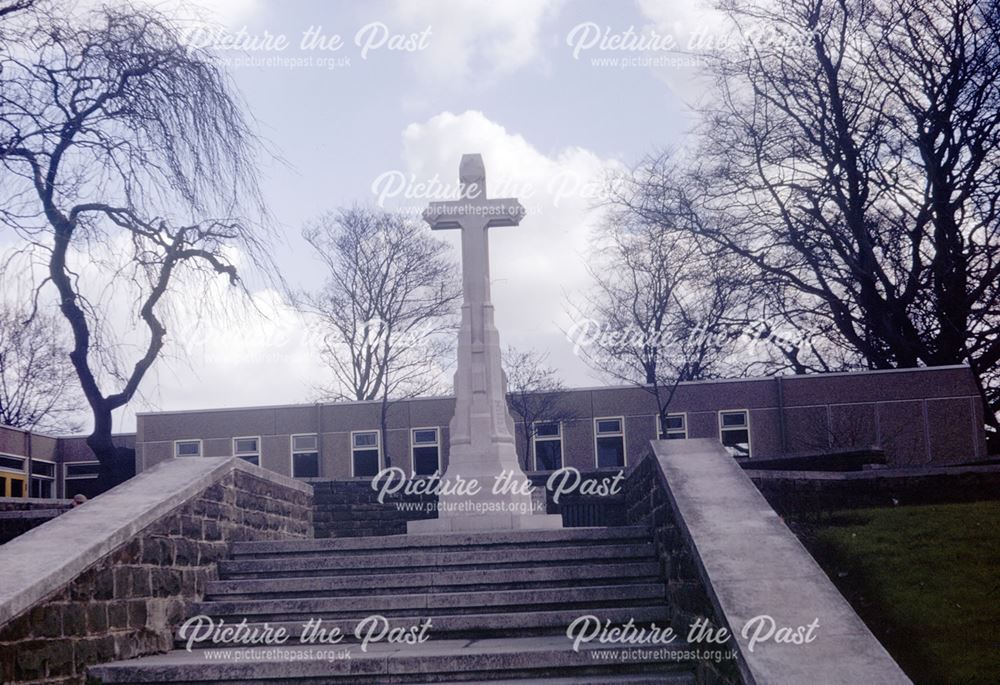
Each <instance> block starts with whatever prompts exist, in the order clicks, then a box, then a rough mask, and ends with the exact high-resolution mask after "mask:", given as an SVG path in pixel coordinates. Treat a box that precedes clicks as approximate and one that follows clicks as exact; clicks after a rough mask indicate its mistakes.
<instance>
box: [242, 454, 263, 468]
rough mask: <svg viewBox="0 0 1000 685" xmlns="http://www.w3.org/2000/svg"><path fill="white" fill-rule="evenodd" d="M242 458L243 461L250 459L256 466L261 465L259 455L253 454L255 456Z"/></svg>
mask: <svg viewBox="0 0 1000 685" xmlns="http://www.w3.org/2000/svg"><path fill="white" fill-rule="evenodd" d="M240 459H242V460H243V461H248V462H250V463H251V464H253V465H254V466H260V457H259V456H256V455H253V456H249V457H240Z"/></svg>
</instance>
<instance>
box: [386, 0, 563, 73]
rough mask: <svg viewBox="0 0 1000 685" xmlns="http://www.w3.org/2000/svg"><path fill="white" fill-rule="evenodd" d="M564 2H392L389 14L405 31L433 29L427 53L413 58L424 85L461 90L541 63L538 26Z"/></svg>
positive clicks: (530, 0) (470, 0)
mask: <svg viewBox="0 0 1000 685" xmlns="http://www.w3.org/2000/svg"><path fill="white" fill-rule="evenodd" d="M562 1H563V0H503V1H502V2H498V1H497V0H437V1H436V2H412V1H411V0H395V1H394V2H393V4H392V6H391V10H390V14H391V16H392V18H393V22H394V23H398V24H399V25H400V26H402V27H403V28H404V29H405V30H407V31H422V30H424V29H425V28H427V27H428V26H430V28H431V35H430V41H429V47H428V48H427V49H426V50H422V51H420V52H417V53H414V55H413V57H414V64H415V66H416V68H417V71H418V74H419V76H420V77H421V78H422V79H425V80H427V81H430V82H434V83H443V82H449V81H450V82H452V83H453V84H454V85H462V84H464V83H466V82H468V81H470V80H475V79H485V80H491V79H493V78H495V77H496V76H500V75H504V74H509V73H511V72H514V71H517V70H518V69H521V68H522V67H525V66H527V65H528V64H530V63H531V62H533V61H534V60H536V59H537V58H538V57H539V54H540V41H539V35H540V32H541V28H542V24H543V23H544V22H545V20H546V19H548V18H551V17H552V16H553V15H554V14H555V13H556V12H557V11H558V9H559V7H560V5H561V4H562Z"/></svg>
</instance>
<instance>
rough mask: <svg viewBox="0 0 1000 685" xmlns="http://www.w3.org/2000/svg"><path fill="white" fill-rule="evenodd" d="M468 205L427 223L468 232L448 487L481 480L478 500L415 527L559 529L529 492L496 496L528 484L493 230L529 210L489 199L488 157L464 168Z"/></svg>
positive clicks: (453, 505) (445, 209) (454, 206)
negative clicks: (493, 289)
mask: <svg viewBox="0 0 1000 685" xmlns="http://www.w3.org/2000/svg"><path fill="white" fill-rule="evenodd" d="M458 173H459V180H460V181H461V197H460V198H459V199H458V200H454V201H450V202H433V203H431V205H430V206H429V207H428V208H427V210H426V211H425V212H424V220H425V221H426V222H427V223H428V224H430V227H431V228H432V229H434V230H443V229H459V230H461V232H462V295H463V297H462V321H461V325H460V327H459V333H458V366H457V369H456V371H455V416H454V417H453V418H452V420H451V424H450V427H449V428H450V435H449V455H448V469H447V471H446V472H445V474H444V476H443V479H444V481H445V482H446V483H448V482H457V481H459V480H463V481H470V480H476V481H477V482H478V483H479V484H480V491H479V493H478V494H476V495H469V494H468V493H462V494H460V495H448V494H444V493H443V494H442V495H441V496H440V497H439V511H438V518H436V519H426V520H422V521H411V522H409V524H408V528H407V530H408V532H410V533H425V532H426V533H432V532H434V533H436V532H445V531H449V530H455V531H459V530H467V531H473V530H510V529H523V528H559V527H561V525H562V519H561V517H559V516H549V515H545V514H534V513H533V509H532V498H531V496H530V495H528V494H526V493H524V492H505V493H499V494H497V493H494V492H493V491H494V490H495V487H494V485H495V482H496V479H498V478H502V477H503V478H507V479H508V480H509V481H518V482H521V481H524V480H526V476H525V475H524V472H523V471H522V470H521V467H520V465H519V464H518V459H517V452H516V447H515V441H514V421H513V419H512V418H511V416H510V412H509V411H507V399H506V393H507V388H506V379H505V378H504V375H503V370H502V367H501V364H500V335H499V333H498V332H497V329H496V326H495V325H494V320H493V303H492V302H491V301H490V253H489V234H488V231H489V229H490V228H495V227H500V226H517V225H518V224H519V223H520V222H521V218H522V217H523V216H524V207H522V206H521V203H520V202H518V201H517V200H515V199H511V198H507V199H488V198H487V197H486V169H485V167H484V166H483V158H482V156H481V155H463V156H462V162H461V164H460V165H459V172H458Z"/></svg>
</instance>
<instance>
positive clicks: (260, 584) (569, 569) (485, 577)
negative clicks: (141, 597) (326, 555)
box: [206, 560, 660, 599]
mask: <svg viewBox="0 0 1000 685" xmlns="http://www.w3.org/2000/svg"><path fill="white" fill-rule="evenodd" d="M658 573H659V564H658V563H657V562H655V561H633V562H615V561H607V560H601V561H599V562H594V563H591V564H587V565H572V566H570V565H566V566H542V567H510V568H505V569H503V570H493V569H476V570H467V569H466V570H449V571H422V572H418V573H404V572H400V573H371V574H362V572H361V571H359V572H358V574H357V575H353V574H352V575H336V576H332V575H323V576H312V577H297V578H268V579H257V578H243V579H237V580H230V579H225V580H217V581H210V582H209V583H208V585H207V588H206V598H207V599H223V598H225V599H271V598H282V597H312V596H321V597H336V596H340V595H354V594H358V593H359V592H365V593H366V594H409V593H415V592H449V591H470V590H492V591H501V590H513V589H521V588H527V587H535V588H557V587H570V586H578V585H580V584H587V585H598V584H604V583H616V584H623V583H633V582H635V583H648V582H660V581H659V577H658Z"/></svg>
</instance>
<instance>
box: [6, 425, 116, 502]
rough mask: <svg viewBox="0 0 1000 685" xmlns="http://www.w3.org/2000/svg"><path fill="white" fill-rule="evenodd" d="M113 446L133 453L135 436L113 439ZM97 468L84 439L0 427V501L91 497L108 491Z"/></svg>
mask: <svg viewBox="0 0 1000 685" xmlns="http://www.w3.org/2000/svg"><path fill="white" fill-rule="evenodd" d="M114 442H115V444H116V445H117V446H118V447H120V448H125V450H130V449H134V447H135V434H134V433H128V434H122V435H116V436H114ZM99 467H100V464H98V462H97V460H96V459H95V458H94V454H93V452H91V451H90V448H89V447H87V439H86V438H85V437H82V436H69V437H60V436H53V435H46V434H44V433H38V432H35V431H27V430H23V429H20V428H11V427H10V426H3V425H0V497H36V498H41V499H59V498H69V497H72V496H73V495H76V494H83V495H86V496H88V497H93V496H94V495H97V494H98V493H100V492H103V491H104V490H105V489H106V488H107V484H106V483H104V482H103V481H102V475H101V472H100V468H99Z"/></svg>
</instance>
